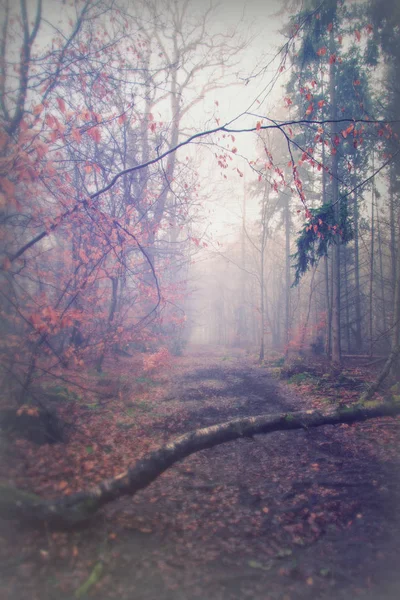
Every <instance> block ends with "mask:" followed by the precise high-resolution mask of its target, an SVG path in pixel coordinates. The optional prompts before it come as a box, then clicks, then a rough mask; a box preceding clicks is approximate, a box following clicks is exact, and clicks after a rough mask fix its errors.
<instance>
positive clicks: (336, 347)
mask: <svg viewBox="0 0 400 600" xmlns="http://www.w3.org/2000/svg"><path fill="white" fill-rule="evenodd" d="M329 45H330V52H331V54H332V55H333V54H335V40H334V35H333V29H332V30H331V32H330V39H329ZM329 95H330V104H331V111H330V113H331V114H330V117H331V120H332V124H331V144H332V152H333V154H332V164H331V173H332V204H333V207H334V214H335V221H336V224H337V225H338V229H340V227H339V223H340V199H339V182H338V154H337V148H336V137H337V125H336V123H335V120H336V116H337V106H336V104H337V100H336V66H335V63H334V62H332V63H331V64H330V65H329ZM336 237H337V239H336V244H335V245H334V247H333V257H332V259H333V303H332V356H331V362H332V366H333V367H334V368H335V369H339V368H340V367H341V362H342V361H341V348H340V233H339V231H338V233H337V236H336Z"/></svg>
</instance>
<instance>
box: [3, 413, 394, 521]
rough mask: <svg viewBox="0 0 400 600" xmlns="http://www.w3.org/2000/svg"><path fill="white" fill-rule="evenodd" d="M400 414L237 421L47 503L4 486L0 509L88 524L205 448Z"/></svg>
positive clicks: (187, 438) (180, 442)
mask: <svg viewBox="0 0 400 600" xmlns="http://www.w3.org/2000/svg"><path fill="white" fill-rule="evenodd" d="M399 413H400V403H380V404H373V405H370V406H366V405H364V404H361V403H360V404H356V405H354V406H352V407H350V408H347V407H346V408H339V409H330V410H327V411H323V412H319V411H304V412H293V413H286V414H280V415H259V416H256V417H247V418H243V419H234V420H232V421H227V422H226V423H220V424H219V425H212V426H210V427H205V428H204V429H198V430H196V431H192V432H190V433H186V434H185V435H182V436H180V437H178V438H176V439H175V440H173V441H171V442H170V443H168V444H166V445H165V446H162V447H160V448H159V449H158V450H155V451H154V452H152V453H150V454H149V455H148V456H146V457H145V458H143V459H141V460H139V461H138V462H137V463H136V464H135V465H134V466H133V467H132V468H130V469H129V470H128V471H126V472H124V473H121V474H120V475H119V476H117V477H115V478H114V479H111V480H106V481H103V482H102V483H100V484H99V485H97V486H95V487H93V488H91V489H89V490H87V491H82V492H78V493H75V494H71V495H69V496H64V497H61V498H57V499H55V500H45V499H43V498H41V497H40V496H36V495H35V494H31V493H28V492H25V491H22V490H18V489H16V488H13V487H11V486H9V485H7V484H0V511H1V514H2V515H3V516H12V515H13V516H15V517H18V518H19V519H21V520H28V521H31V522H32V521H34V522H46V523H48V524H51V525H54V526H71V525H75V524H78V523H82V522H84V521H86V520H88V519H89V518H90V517H91V516H92V515H94V514H95V513H96V511H98V510H99V508H101V507H102V506H104V505H105V504H107V503H108V502H111V501H113V500H116V499H117V498H120V497H121V496H125V495H133V494H135V493H136V492H137V491H139V490H141V489H143V488H145V487H147V486H148V485H149V484H150V483H152V482H153V481H154V480H155V479H157V477H158V476H159V475H161V474H162V473H163V472H164V471H166V470H167V469H168V468H169V467H171V466H172V465H173V464H175V463H176V462H178V461H180V460H182V459H184V458H186V457H187V456H190V455H191V454H194V453H195V452H198V451H199V450H204V449H206V448H212V447H213V446H217V445H219V444H223V443H225V442H230V441H233V440H236V439H238V438H243V437H253V436H254V435H259V434H266V433H272V432H274V431H287V430H293V429H308V428H310V427H320V426H321V425H338V424H341V423H348V424H351V423H356V422H357V421H365V420H367V419H373V418H376V417H386V416H394V415H397V414H399Z"/></svg>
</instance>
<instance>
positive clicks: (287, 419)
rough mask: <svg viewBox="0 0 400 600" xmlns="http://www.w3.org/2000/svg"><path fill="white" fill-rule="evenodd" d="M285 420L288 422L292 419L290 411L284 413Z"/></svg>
mask: <svg viewBox="0 0 400 600" xmlns="http://www.w3.org/2000/svg"><path fill="white" fill-rule="evenodd" d="M285 421H288V422H289V423H290V422H292V421H294V416H293V415H291V414H290V413H289V414H287V415H285Z"/></svg>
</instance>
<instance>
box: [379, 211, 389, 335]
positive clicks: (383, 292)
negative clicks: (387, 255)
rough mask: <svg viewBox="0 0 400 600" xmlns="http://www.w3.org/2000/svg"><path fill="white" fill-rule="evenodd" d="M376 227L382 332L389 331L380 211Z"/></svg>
mask: <svg viewBox="0 0 400 600" xmlns="http://www.w3.org/2000/svg"><path fill="white" fill-rule="evenodd" d="M376 227H377V230H378V255H379V281H380V288H381V290H380V291H381V294H380V296H381V302H382V311H381V316H382V331H387V315H386V290H385V277H384V272H383V256H382V234H381V221H380V218H379V211H378V209H377V210H376Z"/></svg>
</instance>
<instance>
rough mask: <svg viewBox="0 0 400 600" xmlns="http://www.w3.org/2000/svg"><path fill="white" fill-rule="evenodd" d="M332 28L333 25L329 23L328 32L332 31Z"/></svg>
mask: <svg viewBox="0 0 400 600" xmlns="http://www.w3.org/2000/svg"><path fill="white" fill-rule="evenodd" d="M332 27H333V23H329V25H328V27H327V29H328V31H332Z"/></svg>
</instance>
